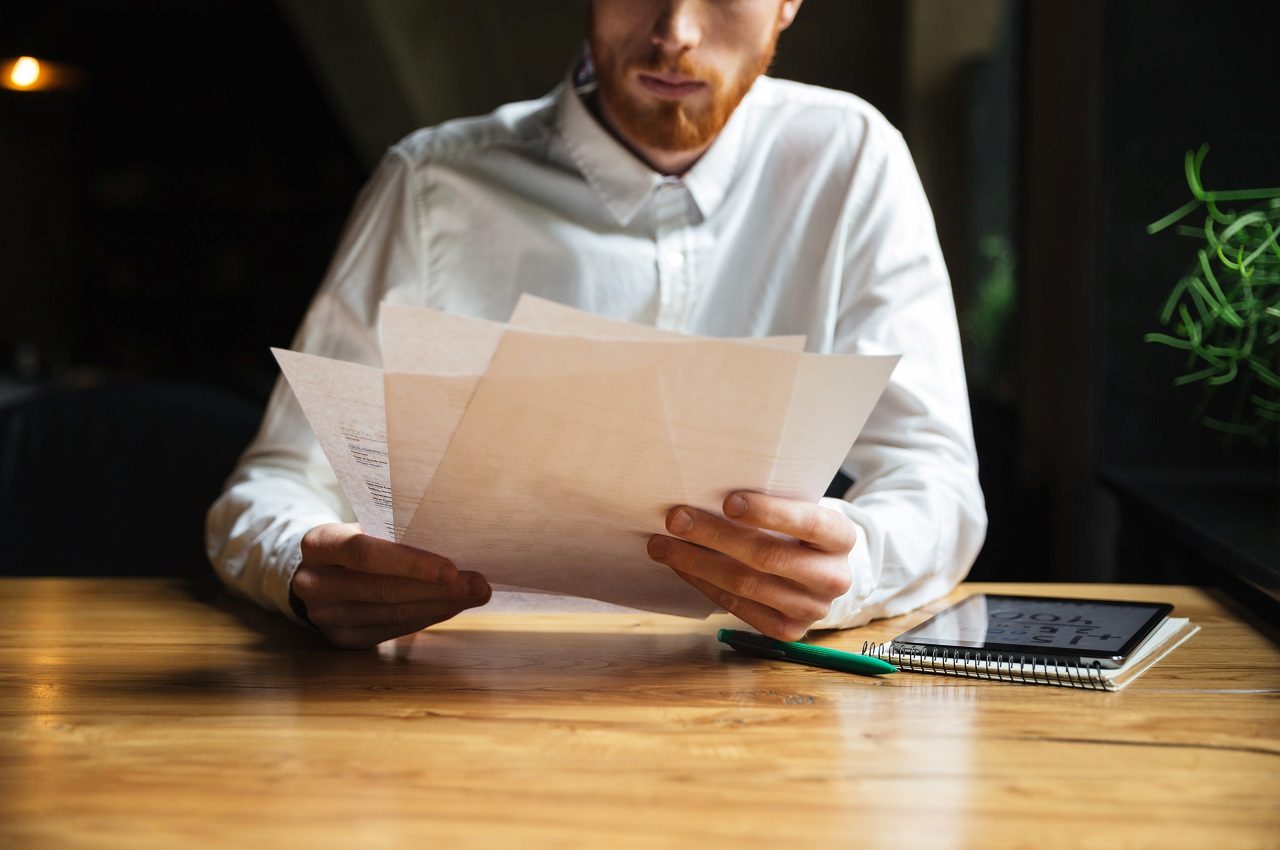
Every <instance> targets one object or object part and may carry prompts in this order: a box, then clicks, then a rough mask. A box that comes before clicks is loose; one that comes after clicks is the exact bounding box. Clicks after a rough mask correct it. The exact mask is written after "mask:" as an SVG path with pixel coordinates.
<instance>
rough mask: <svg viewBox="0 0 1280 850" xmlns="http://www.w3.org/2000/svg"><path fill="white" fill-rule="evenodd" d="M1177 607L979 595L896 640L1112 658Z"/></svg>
mask: <svg viewBox="0 0 1280 850" xmlns="http://www.w3.org/2000/svg"><path fill="white" fill-rule="evenodd" d="M1172 610H1173V606H1171V605H1167V604H1165V603H1161V602H1112V601H1106V600H1097V599H1061V598H1049V597H1036V596H996V595H992V594H977V595H975V596H970V597H969V598H968V599H965V600H963V601H961V602H958V603H956V604H955V605H953V606H951V607H950V608H948V609H946V610H945V611H942V612H941V613H939V614H938V615H936V616H935V617H933V618H932V619H930V620H928V621H926V622H924V623H922V624H921V625H919V626H917V627H915V628H914V629H911V630H910V631H908V632H906V633H905V634H902V635H899V636H898V637H897V638H896V639H895V640H894V643H898V644H902V643H911V644H923V645H926V646H950V647H959V648H964V649H988V650H1000V651H1002V652H1010V651H1014V652H1017V651H1021V652H1026V653H1027V654H1053V655H1077V656H1083V657H1088V658H1112V657H1117V656H1125V655H1128V654H1129V653H1130V652H1131V651H1132V650H1133V649H1134V648H1136V647H1137V646H1138V645H1139V644H1141V643H1142V641H1143V640H1145V639H1146V637H1147V635H1149V634H1150V633H1151V632H1152V630H1154V629H1155V628H1156V627H1157V626H1158V625H1160V623H1161V622H1163V621H1164V619H1165V618H1166V617H1167V616H1168V615H1169V612H1170V611H1172Z"/></svg>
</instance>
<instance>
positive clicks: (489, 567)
mask: <svg viewBox="0 0 1280 850" xmlns="http://www.w3.org/2000/svg"><path fill="white" fill-rule="evenodd" d="M893 360H894V358H864V357H853V356H849V357H841V358H835V359H834V360H831V359H830V358H824V357H821V356H818V355H804V354H799V353H796V352H790V351H782V350H776V349H769V348H763V347H757V346H744V345H742V344H740V343H735V342H731V341H725V340H709V339H691V338H687V337H686V338H684V339H683V340H681V341H666V340H656V341H632V340H616V339H615V340H601V339H589V338H582V337H571V336H556V335H547V334H536V333H528V332H525V331H520V330H515V329H509V330H508V331H507V333H506V334H505V335H504V336H503V338H502V340H501V342H500V343H499V346H498V350H497V352H496V353H495V355H494V357H493V359H492V361H491V362H490V364H489V369H488V371H487V372H486V374H485V375H484V377H483V378H482V379H481V380H480V382H479V385H478V387H477V389H476V391H475V394H474V396H473V397H472V400H471V405H470V406H469V407H468V409H467V411H466V413H465V415H464V416H463V417H462V421H461V423H460V424H459V426H458V429H457V431H456V432H455V434H454V438H453V441H452V443H451V444H450V446H449V448H448V451H447V453H446V454H445V457H444V459H443V461H442V462H441V463H440V464H439V466H438V468H437V471H436V475H435V477H434V479H433V480H432V481H431V484H430V486H429V487H428V489H427V491H426V494H425V496H424V498H423V500H422V501H421V503H420V505H419V507H418V510H417V512H416V513H415V515H414V517H413V519H412V521H411V522H410V524H409V527H408V529H407V530H406V532H405V537H404V539H405V542H407V543H410V544H412V545H415V546H419V547H421V548H424V549H429V550H431V551H436V552H440V553H442V554H446V555H448V556H449V557H452V558H454V559H455V560H456V561H457V562H458V563H459V565H461V566H463V567H465V568H470V569H477V570H480V571H481V572H484V573H485V574H486V575H487V576H489V577H490V580H491V581H494V582H497V583H500V584H504V585H512V586H516V587H526V588H537V589H542V590H551V591H555V592H563V593H571V594H577V595H584V596H589V597H591V598H595V599H600V600H603V601H606V602H613V603H617V604H623V605H631V606H635V607H639V608H644V609H647V610H655V611H663V612H667V613H681V614H686V615H692V616H697V615H699V614H705V613H708V612H709V610H710V608H709V607H708V603H707V602H706V600H705V598H704V597H702V596H701V594H698V593H696V592H695V591H692V588H689V587H688V585H686V584H685V583H684V582H682V581H680V580H679V579H678V578H676V577H675V576H674V575H673V574H672V573H671V572H670V571H669V570H668V569H667V568H666V567H663V566H661V565H658V564H655V563H654V562H652V561H650V560H649V558H648V556H647V554H646V553H645V548H644V542H645V539H646V538H647V536H648V535H649V534H650V533H653V532H660V531H662V527H663V525H662V523H663V517H664V516H665V514H666V511H667V510H668V509H669V508H670V507H671V506H672V505H675V504H692V505H696V506H698V507H702V508H704V509H707V510H719V506H720V503H721V501H722V499H723V497H724V495H725V494H726V493H727V492H729V491H730V490H732V489H738V488H743V489H752V490H762V491H765V492H770V491H771V490H772V489H773V487H774V482H775V481H786V482H798V483H797V484H795V485H794V486H796V487H801V488H805V489H806V492H804V493H800V494H797V495H799V496H800V497H802V498H808V499H811V500H816V499H817V498H818V497H819V496H820V495H821V493H822V492H823V490H824V489H825V487H826V484H827V483H828V481H829V480H830V478H831V476H832V475H833V474H834V472H835V470H836V468H837V467H838V465H839V462H840V460H841V459H842V458H843V456H844V455H845V453H847V451H848V448H849V445H850V444H851V443H852V440H853V437H854V436H855V435H856V433H857V430H858V428H859V427H860V425H861V422H862V420H865V418H866V415H867V413H869V411H870V407H871V405H873V404H874V402H875V399H876V398H877V397H878V396H879V393H880V391H881V390H882V389H883V386H884V381H885V380H887V376H888V371H889V369H891V368H892V362H891V361H893ZM829 363H835V364H838V365H835V366H830V365H828V364H829ZM828 380H838V381H839V382H840V383H836V384H829V383H828V384H825V385H824V383H823V382H824V381H828ZM819 389H820V390H821V392H819ZM842 391H843V392H842ZM797 394H798V395H797ZM848 395H853V396H854V400H853V401H852V402H851V401H849V400H848V398H847V397H846V396H848ZM793 396H796V399H795V402H796V405H797V408H796V409H797V411H798V413H797V414H796V416H797V417H798V418H795V419H794V420H793V419H792V417H791V416H790V415H789V411H791V409H792V403H793ZM833 398H839V399H840V400H839V402H838V403H834V402H832V401H831V400H832V399H833ZM862 407H865V410H862V409H861V408H862ZM834 416H847V417H848V421H847V422H845V423H842V424H840V425H831V426H829V427H828V426H825V425H824V426H823V427H817V426H810V425H807V424H806V423H805V422H804V421H803V419H805V418H808V417H818V418H823V419H824V420H825V419H826V418H830V417H834ZM789 422H792V423H793V424H790V425H789V424H788V423H789ZM833 434H834V439H835V440H836V442H835V444H833V445H831V446H826V445H822V446H819V445H816V444H815V443H816V441H817V440H819V439H829V438H832V435H833ZM780 449H784V450H785V452H786V454H785V456H784V459H783V460H781V461H780V459H779V450H780ZM814 482H818V483H814Z"/></svg>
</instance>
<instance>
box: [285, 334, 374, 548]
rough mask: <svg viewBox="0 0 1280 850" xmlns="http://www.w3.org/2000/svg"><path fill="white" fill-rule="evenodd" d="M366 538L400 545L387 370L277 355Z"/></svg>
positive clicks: (288, 353)
mask: <svg viewBox="0 0 1280 850" xmlns="http://www.w3.org/2000/svg"><path fill="white" fill-rule="evenodd" d="M271 353H272V354H274V355H275V357H276V362H277V363H279V364H280V370H281V371H282V372H284V376H285V379H286V380H287V381H288V382H289V387H290V388H291V389H292V390H293V394H294V395H295V396H297V398H298V404H299V405H301V406H302V412H303V415H305V416H306V417H307V422H309V423H310V424H311V430H312V431H314V432H315V435H316V440H317V442H319V444H320V448H321V450H322V451H323V452H324V456H325V457H326V458H328V459H329V465H330V466H332V467H333V471H334V474H335V475H336V476H337V479H338V484H339V485H340V486H341V487H342V493H343V495H344V496H346V497H347V503H348V504H350V505H351V510H352V511H353V512H354V513H355V515H356V519H357V520H358V521H359V523H360V525H361V527H362V528H363V529H364V531H365V533H366V534H370V535H373V536H374V537H382V538H385V539H388V540H392V539H394V534H395V532H394V522H393V514H392V509H391V501H392V500H391V474H390V469H389V466H388V457H387V422H386V412H385V407H384V403H383V390H382V370H381V369H378V368H375V367H372V366H363V365H360V364H358V363H347V362H345V361H342V360H331V359H329V358H327V357H316V356H314V355H311V354H300V353H298V352H296V351H285V350H282V349H279V348H273V349H271Z"/></svg>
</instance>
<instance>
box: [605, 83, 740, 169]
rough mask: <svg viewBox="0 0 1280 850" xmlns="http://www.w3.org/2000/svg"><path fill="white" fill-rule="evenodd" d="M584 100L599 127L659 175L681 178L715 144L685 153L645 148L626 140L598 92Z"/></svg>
mask: <svg viewBox="0 0 1280 850" xmlns="http://www.w3.org/2000/svg"><path fill="white" fill-rule="evenodd" d="M584 100H585V101H586V104H587V109H588V110H589V111H590V112H591V114H592V116H594V117H595V119H596V120H597V121H599V122H600V126H602V127H604V128H605V129H606V130H608V131H609V134H610V135H611V136H613V137H614V138H615V139H617V140H618V141H619V142H621V143H622V145H623V146H624V147H625V148H626V149H627V150H629V151H631V152H632V153H633V154H635V155H636V156H637V157H639V158H640V159H641V160H642V161H643V162H644V163H645V164H646V165H648V166H649V167H650V168H652V169H653V170H654V171H656V172H658V173H659V174H664V175H668V176H674V177H682V176H683V175H684V174H685V173H686V172H688V171H689V169H690V168H693V166H694V163H696V162H697V161H698V160H699V159H701V158H702V155H703V154H704V153H706V152H707V151H708V150H709V149H710V148H711V146H712V145H713V144H715V140H716V137H712V139H711V141H709V142H707V143H706V144H704V145H702V146H700V147H698V148H694V149H692V150H687V151H666V150H659V149H657V148H651V147H647V146H645V145H642V144H639V143H638V142H635V141H634V140H632V139H630V138H628V137H627V134H626V133H624V132H622V130H621V129H620V128H619V127H618V124H617V122H616V121H614V120H613V118H612V117H611V116H610V114H609V107H608V106H607V105H606V104H605V102H604V98H602V97H600V92H599V90H594V91H592V92H590V93H589V94H588V95H587V96H586V97H585V98H584Z"/></svg>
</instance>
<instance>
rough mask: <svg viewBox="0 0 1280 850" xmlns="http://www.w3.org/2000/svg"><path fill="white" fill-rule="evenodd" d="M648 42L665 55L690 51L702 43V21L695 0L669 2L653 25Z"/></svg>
mask: <svg viewBox="0 0 1280 850" xmlns="http://www.w3.org/2000/svg"><path fill="white" fill-rule="evenodd" d="M650 40H651V41H652V42H653V44H654V45H656V46H657V47H659V48H661V49H662V52H663V53H666V54H676V55H678V54H680V53H684V52H686V51H689V50H692V49H693V48H695V47H697V46H698V44H699V43H700V42H701V41H702V21H701V20H700V19H699V14H698V3H697V2H695V0H669V2H667V3H665V4H663V8H662V9H661V10H660V11H659V13H658V18H657V20H656V21H654V24H653V35H652V36H651V37H650Z"/></svg>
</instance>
